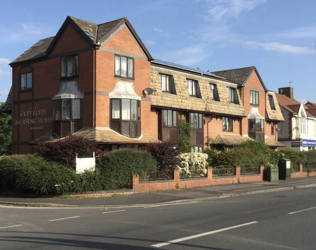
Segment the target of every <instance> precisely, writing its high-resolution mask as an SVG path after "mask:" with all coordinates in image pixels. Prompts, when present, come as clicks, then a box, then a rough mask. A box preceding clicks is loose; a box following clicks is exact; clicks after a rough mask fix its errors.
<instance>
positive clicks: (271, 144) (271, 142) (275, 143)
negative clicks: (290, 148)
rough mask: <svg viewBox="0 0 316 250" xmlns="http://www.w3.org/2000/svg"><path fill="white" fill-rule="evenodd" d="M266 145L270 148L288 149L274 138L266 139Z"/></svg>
mask: <svg viewBox="0 0 316 250" xmlns="http://www.w3.org/2000/svg"><path fill="white" fill-rule="evenodd" d="M265 143H266V144H267V145H268V146H269V147H286V146H285V145H284V144H282V143H280V142H278V141H275V140H273V139H272V138H266V139H265Z"/></svg>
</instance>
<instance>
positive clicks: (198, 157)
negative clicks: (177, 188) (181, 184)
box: [179, 152, 208, 176]
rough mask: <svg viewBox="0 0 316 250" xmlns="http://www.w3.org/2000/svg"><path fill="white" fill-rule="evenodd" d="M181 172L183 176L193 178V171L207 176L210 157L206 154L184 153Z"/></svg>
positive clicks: (181, 157) (181, 156)
mask: <svg viewBox="0 0 316 250" xmlns="http://www.w3.org/2000/svg"><path fill="white" fill-rule="evenodd" d="M179 157H180V159H181V163H180V166H179V168H180V171H181V173H182V174H185V175H187V176H191V175H192V172H193V171H197V172H201V175H202V176H204V175H206V174H207V166H208V164H207V158H208V155H207V154H204V153H196V152H192V153H183V154H180V156H179Z"/></svg>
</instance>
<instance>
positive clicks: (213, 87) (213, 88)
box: [210, 83, 219, 102]
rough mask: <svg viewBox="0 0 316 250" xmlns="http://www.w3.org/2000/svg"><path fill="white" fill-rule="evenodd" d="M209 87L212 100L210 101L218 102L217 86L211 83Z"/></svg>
mask: <svg viewBox="0 0 316 250" xmlns="http://www.w3.org/2000/svg"><path fill="white" fill-rule="evenodd" d="M210 87H211V98H212V100H214V101H218V102H219V95H218V90H217V85H216V84H213V83H211V84H210Z"/></svg>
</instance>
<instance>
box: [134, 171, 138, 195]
mask: <svg viewBox="0 0 316 250" xmlns="http://www.w3.org/2000/svg"><path fill="white" fill-rule="evenodd" d="M138 184H139V175H138V174H135V175H133V191H134V192H137V191H138V190H137V188H138Z"/></svg>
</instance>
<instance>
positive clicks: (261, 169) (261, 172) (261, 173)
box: [260, 165, 264, 181]
mask: <svg viewBox="0 0 316 250" xmlns="http://www.w3.org/2000/svg"><path fill="white" fill-rule="evenodd" d="M263 171H264V165H261V166H260V175H261V180H262V181H263V178H264V177H263Z"/></svg>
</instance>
